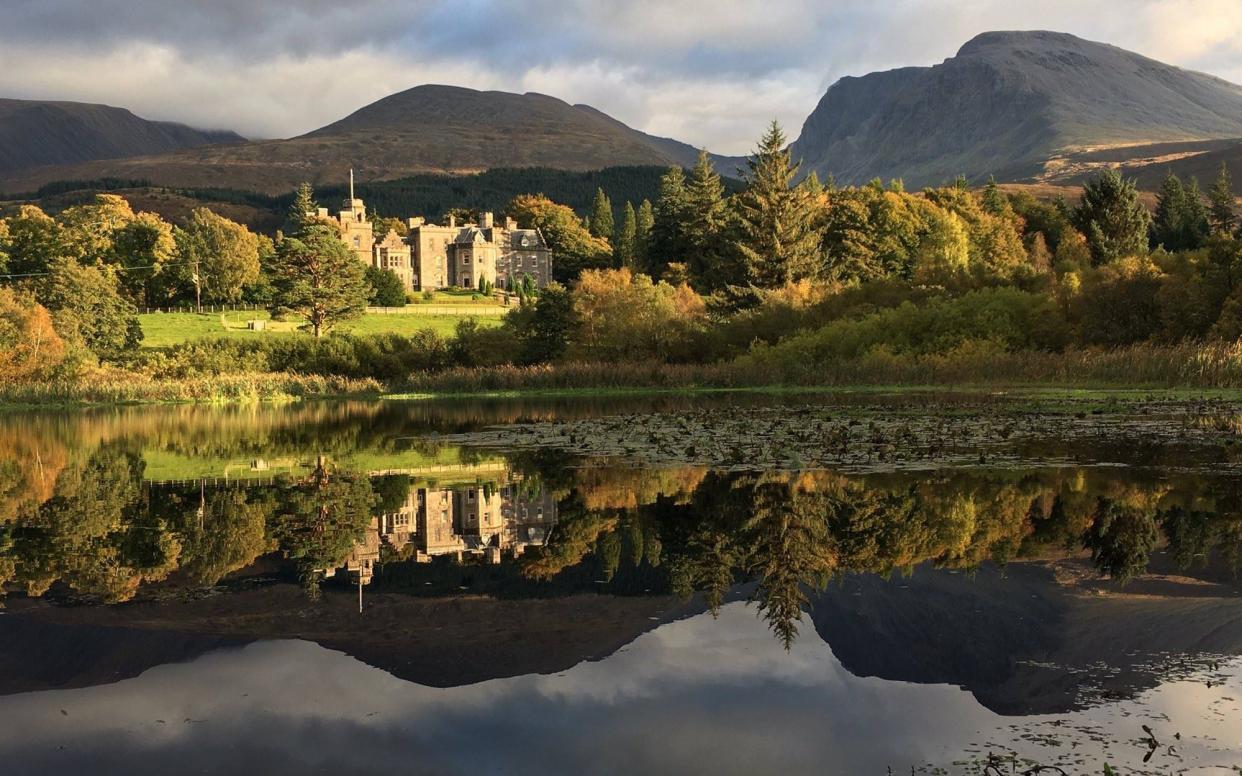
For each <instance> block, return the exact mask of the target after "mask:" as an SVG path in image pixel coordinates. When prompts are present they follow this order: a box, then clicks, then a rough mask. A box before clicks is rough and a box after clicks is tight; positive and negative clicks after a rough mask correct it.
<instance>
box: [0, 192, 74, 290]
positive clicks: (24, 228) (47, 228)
mask: <svg viewBox="0 0 1242 776" xmlns="http://www.w3.org/2000/svg"><path fill="white" fill-rule="evenodd" d="M5 223H6V224H7V226H8V237H7V238H6V240H5V252H6V253H7V254H8V267H7V269H6V271H7V272H10V273H12V274H13V275H16V276H18V279H19V280H20V279H22V278H21V276H27V275H33V274H38V273H42V272H46V271H47V269H48V267H49V266H50V265H51V263H52V261H54V260H55V259H57V258H59V257H62V256H65V255H67V253H68V251H67V249H66V247H65V244H64V240H63V239H62V236H61V228H60V224H58V223H56V220H55V219H53V218H52V217H51V216H49V215H48V214H46V213H44V212H43V211H42V210H40V209H39V208H38V207H36V206H35V205H22V206H21V207H19V208H18V209H17V214H16V215H14V216H10V217H9V218H8V220H6V221H5Z"/></svg>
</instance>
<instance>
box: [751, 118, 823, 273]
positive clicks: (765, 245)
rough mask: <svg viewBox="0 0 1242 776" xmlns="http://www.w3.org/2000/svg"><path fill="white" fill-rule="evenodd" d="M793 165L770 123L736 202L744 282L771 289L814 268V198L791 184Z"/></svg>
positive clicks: (817, 233)
mask: <svg viewBox="0 0 1242 776" xmlns="http://www.w3.org/2000/svg"><path fill="white" fill-rule="evenodd" d="M798 167H799V165H797V164H793V163H791V160H790V154H789V151H788V149H786V148H785V134H784V133H783V132H782V131H781V127H780V124H778V123H777V122H775V121H773V122H772V125H771V126H770V127H769V128H768V131H767V132H766V133H765V134H764V136H763V138H762V140H760V142H759V147H758V149H756V151H755V153H754V155H753V156H751V158H750V159H749V160H748V161H747V170H746V172H745V173H744V177H745V179H746V183H747V187H746V189H745V190H744V191H743V192H742V193H741V194H739V195H738V196H737V198H736V201H737V217H738V234H739V237H738V239H737V240H736V241H735V243H734V245H735V247H736V249H737V251H738V252H739V254H740V256H741V260H742V266H743V269H744V274H745V277H746V279H747V280H748V281H749V282H750V283H751V284H753V285H755V286H759V287H761V288H776V287H778V286H782V285H785V284H786V283H790V282H793V281H797V280H801V279H803V278H807V277H811V276H812V275H814V274H815V272H816V271H817V270H818V269H819V267H818V266H817V265H818V263H819V243H820V229H819V228H818V227H817V226H816V223H815V220H816V219H815V212H814V205H813V200H812V199H811V196H810V195H809V194H808V193H807V192H806V191H804V190H802V189H800V188H797V187H794V186H793V185H792V184H793V181H794V179H795V178H796V177H797V175H798Z"/></svg>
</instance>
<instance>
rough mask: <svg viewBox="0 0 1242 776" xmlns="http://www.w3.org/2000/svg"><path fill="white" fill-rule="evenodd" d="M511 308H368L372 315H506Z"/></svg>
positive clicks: (452, 306)
mask: <svg viewBox="0 0 1242 776" xmlns="http://www.w3.org/2000/svg"><path fill="white" fill-rule="evenodd" d="M509 310H510V308H508V307H501V306H500V305H493V304H439V305H437V304H411V305H406V306H405V307H368V308H367V312H368V313H369V314H371V315H504V314H505V313H507V312H509Z"/></svg>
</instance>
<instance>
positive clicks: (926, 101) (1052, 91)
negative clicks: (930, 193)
mask: <svg viewBox="0 0 1242 776" xmlns="http://www.w3.org/2000/svg"><path fill="white" fill-rule="evenodd" d="M1236 137H1242V87H1239V86H1237V85H1235V84H1232V83H1229V82H1227V81H1224V80H1221V79H1219V78H1215V77H1213V76H1210V75H1205V74H1202V73H1196V72H1192V71H1188V70H1183V69H1181V68H1177V67H1172V66H1170V65H1165V64H1162V63H1160V62H1157V61H1155V60H1152V59H1149V58H1147V57H1143V56H1140V55H1138V54H1134V53H1131V52H1128V51H1125V50H1123V49H1120V48H1117V47H1115V46H1109V45H1106V44H1102V43H1093V42H1091V41H1086V40H1082V39H1081V38H1077V37H1074V36H1073V35H1067V34H1064V33H1055V32H989V33H984V34H982V35H979V36H977V37H975V38H974V39H972V40H970V41H969V42H967V43H966V44H965V45H964V46H962V48H961V49H960V50H959V51H958V53H957V55H956V56H954V57H952V58H950V59H947V60H945V61H944V62H943V63H941V64H939V65H935V66H933V67H909V68H902V69H899V70H891V71H887V72H882V73H872V74H870V75H866V76H862V77H860V78H843V79H841V80H840V81H838V82H837V83H835V84H834V85H833V86H832V87H831V88H829V90H828V92H827V93H826V94H825V95H824V97H823V99H822V100H821V101H820V103H819V105H818V106H817V107H816V109H815V110H814V111H813V112H812V113H811V115H810V116H809V117H808V118H807V120H806V123H805V124H804V125H803V128H802V133H801V136H800V137H799V138H798V139H797V141H795V143H794V144H793V150H794V153H795V156H797V157H801V158H802V159H803V160H804V164H805V169H806V170H807V171H809V170H812V169H813V170H815V171H817V172H818V173H819V174H820V175H821V176H823V175H826V174H829V173H831V174H833V175H835V177H836V178H837V180H838V181H839V182H842V183H861V182H865V181H866V180H869V179H871V178H874V177H880V178H884V179H888V178H894V177H900V178H903V179H904V180H905V181H906V183H907V185H910V186H924V185H929V184H937V183H941V182H943V181H945V180H948V179H951V178H953V177H955V176H957V175H958V174H965V175H966V176H967V177H968V178H970V179H972V180H974V181H980V180H982V179H985V178H986V177H987V176H988V175H989V174H994V175H995V176H996V177H997V178H998V179H1000V180H1024V179H1039V178H1041V176H1042V175H1043V173H1044V172H1045V169H1046V166H1047V163H1048V162H1049V161H1050V160H1057V159H1064V157H1066V155H1073V154H1075V153H1078V152H1080V151H1083V150H1086V149H1092V150H1099V149H1101V148H1109V147H1117V146H1137V145H1141V144H1153V143H1167V142H1179V141H1203V140H1214V139H1223V138H1236ZM1125 155H1126V154H1125V153H1123V154H1122V156H1123V157H1124V156H1125ZM1054 166H1055V165H1054Z"/></svg>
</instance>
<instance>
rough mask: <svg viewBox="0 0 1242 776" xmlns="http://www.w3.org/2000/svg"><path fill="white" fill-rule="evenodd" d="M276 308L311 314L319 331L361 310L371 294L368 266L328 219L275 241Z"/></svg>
mask: <svg viewBox="0 0 1242 776" xmlns="http://www.w3.org/2000/svg"><path fill="white" fill-rule="evenodd" d="M271 274H272V285H273V292H274V293H273V299H272V308H273V310H272V312H273V313H279V312H284V311H288V310H291V311H293V312H296V313H299V314H301V315H302V316H303V317H304V318H306V321H307V324H308V325H309V326H310V329H311V331H312V332H313V333H314V335H315V336H316V337H322V336H323V335H324V334H326V333H327V331H328V329H330V328H331V327H332V326H334V325H336V324H337V323H340V322H341V321H346V320H349V319H351V318H357V317H359V316H361V315H362V313H363V312H364V311H365V310H366V307H367V298H368V297H369V296H370V295H371V286H370V285H369V284H368V283H367V281H366V272H365V267H364V265H363V263H362V262H360V261H358V257H357V256H355V255H354V252H353V251H351V250H350V249H349V246H348V245H346V244H345V243H344V242H342V241H341V238H340V237H339V236H337V234H336V231H335V230H334V229H333V228H332V227H331V226H329V225H327V224H313V225H311V226H308V227H306V228H305V229H304V230H303V231H302V233H301V234H300V235H299V236H297V237H285V238H283V239H282V240H281V241H280V243H279V244H278V245H277V246H276V256H275V257H274V259H273V261H272V266H271Z"/></svg>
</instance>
